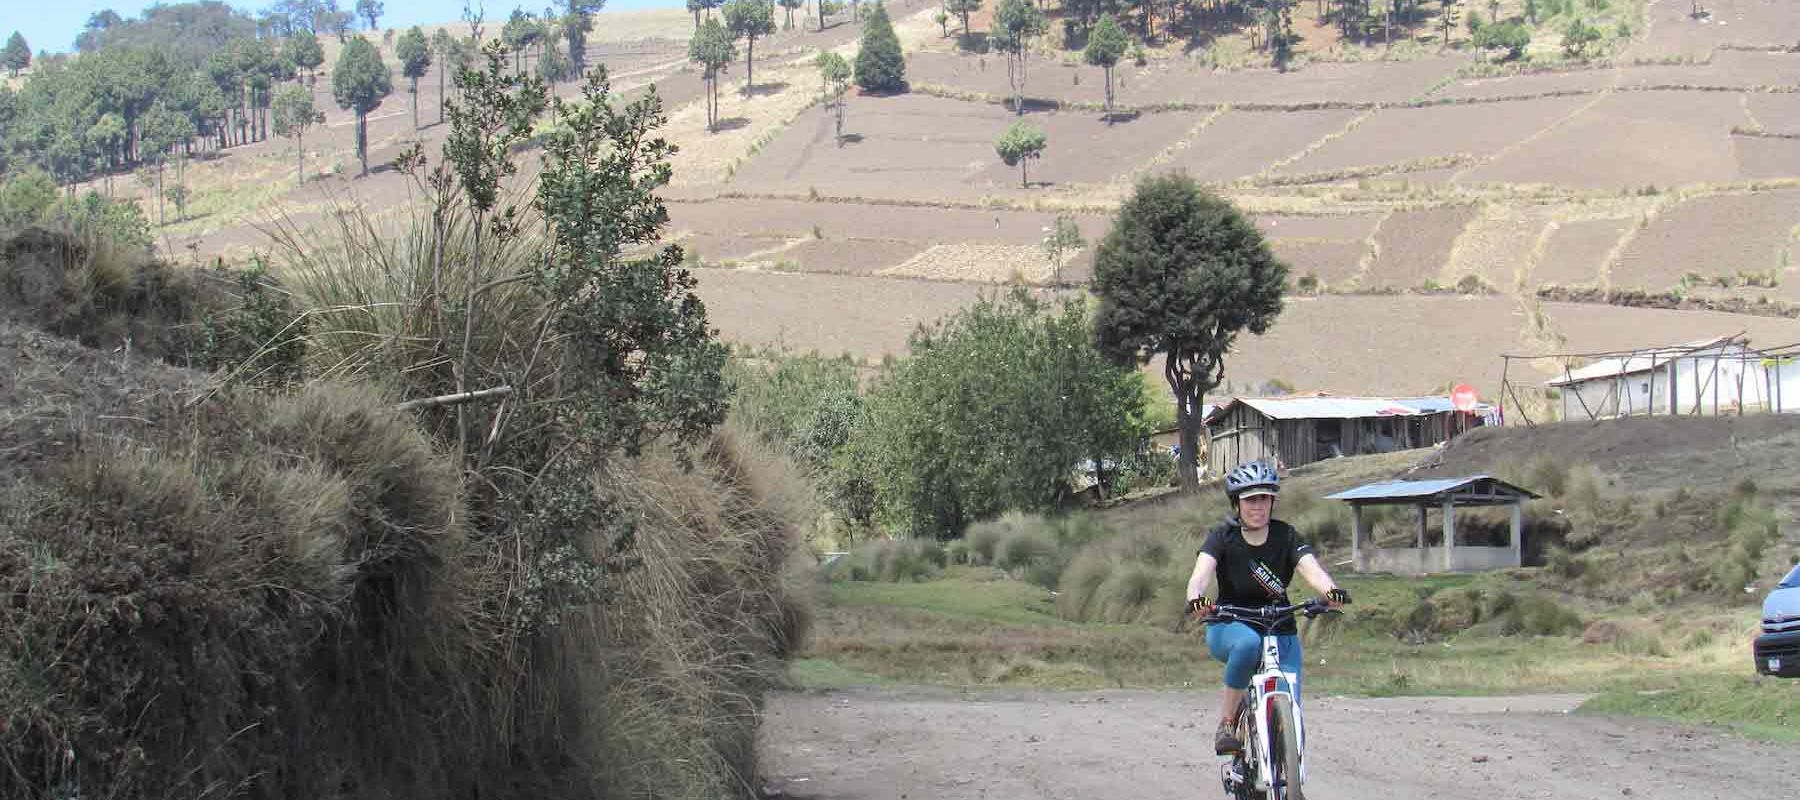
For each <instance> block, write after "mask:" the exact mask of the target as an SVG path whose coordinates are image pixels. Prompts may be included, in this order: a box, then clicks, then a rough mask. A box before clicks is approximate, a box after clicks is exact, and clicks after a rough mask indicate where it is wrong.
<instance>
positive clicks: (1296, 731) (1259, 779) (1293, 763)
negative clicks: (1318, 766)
mask: <svg viewBox="0 0 1800 800" xmlns="http://www.w3.org/2000/svg"><path fill="white" fill-rule="evenodd" d="M1336 613H1339V612H1338V611H1337V610H1336V609H1333V608H1331V607H1329V606H1328V605H1327V604H1326V602H1325V601H1323V600H1312V601H1309V602H1305V603H1300V604H1298V605H1291V606H1265V607H1263V608H1245V607H1242V606H1224V605H1221V606H1214V607H1213V612H1212V614H1210V615H1208V616H1207V617H1206V618H1205V619H1204V620H1202V621H1203V622H1205V623H1207V624H1214V623H1228V622H1242V623H1246V624H1248V625H1249V626H1250V627H1252V628H1254V629H1256V630H1258V631H1260V632H1261V633H1262V635H1263V652H1262V665H1261V666H1260V667H1259V668H1258V669H1257V671H1256V674H1255V675H1254V676H1252V677H1251V678H1250V691H1249V693H1248V694H1247V695H1245V700H1246V702H1245V703H1244V707H1243V708H1242V709H1240V710H1239V711H1238V728H1237V729H1238V741H1241V742H1243V743H1244V747H1243V749H1241V750H1239V751H1238V752H1236V753H1234V754H1233V755H1232V757H1231V761H1229V762H1227V763H1225V764H1224V765H1222V766H1221V767H1220V772H1221V778H1222V780H1223V781H1224V783H1225V794H1226V795H1227V796H1229V797H1231V798H1233V800H1252V798H1260V799H1261V800H1303V797H1304V794H1303V792H1302V791H1301V788H1300V787H1301V786H1303V785H1305V783H1306V753H1305V744H1306V720H1305V717H1304V715H1302V714H1301V713H1300V703H1299V700H1298V699H1297V698H1296V697H1295V695H1294V689H1293V687H1294V686H1295V685H1296V684H1298V683H1299V680H1300V676H1299V675H1298V674H1297V673H1291V672H1283V671H1282V670H1281V661H1280V657H1279V646H1278V645H1277V643H1276V642H1277V640H1276V638H1275V634H1274V633H1272V632H1271V631H1273V630H1274V628H1275V626H1276V625H1277V624H1278V623H1280V622H1281V621H1283V620H1286V619H1288V618H1290V617H1292V616H1294V615H1295V614H1299V615H1301V616H1305V617H1309V618H1310V617H1316V616H1318V615H1320V614H1336Z"/></svg>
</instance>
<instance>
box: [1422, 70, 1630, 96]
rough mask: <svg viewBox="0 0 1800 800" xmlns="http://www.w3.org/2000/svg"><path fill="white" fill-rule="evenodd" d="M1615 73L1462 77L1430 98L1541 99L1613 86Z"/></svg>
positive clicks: (1546, 73)
mask: <svg viewBox="0 0 1800 800" xmlns="http://www.w3.org/2000/svg"><path fill="white" fill-rule="evenodd" d="M1617 80H1618V75H1617V73H1616V72H1614V71H1613V70H1604V69H1585V70H1569V71H1565V72H1540V73H1535V74H1531V75H1509V76H1505V77H1498V78H1463V79H1459V80H1457V81H1455V82H1454V83H1451V84H1449V85H1448V86H1445V87H1444V88H1443V89H1440V90H1438V91H1437V92H1435V93H1433V94H1432V95H1431V99H1433V100H1438V99H1482V100H1492V99H1499V98H1508V97H1513V98H1518V97H1539V96H1542V95H1547V94H1553V93H1556V92H1598V91H1601V90H1603V89H1607V88H1609V87H1611V86H1613V85H1614V83H1615V82H1616V81H1617Z"/></svg>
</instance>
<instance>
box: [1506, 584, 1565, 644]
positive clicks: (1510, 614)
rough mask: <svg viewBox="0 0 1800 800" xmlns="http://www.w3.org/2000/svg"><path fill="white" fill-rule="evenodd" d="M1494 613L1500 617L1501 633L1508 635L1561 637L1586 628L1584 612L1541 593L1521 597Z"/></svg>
mask: <svg viewBox="0 0 1800 800" xmlns="http://www.w3.org/2000/svg"><path fill="white" fill-rule="evenodd" d="M1494 616H1495V617H1496V618H1498V619H1499V620H1500V632H1501V633H1504V634H1506V635H1508V636H1513V635H1517V634H1528V635H1532V636H1560V635H1562V634H1565V633H1570V632H1572V631H1578V630H1581V627H1582V622H1581V615H1579V614H1577V613H1575V612H1574V611H1571V610H1569V609H1567V608H1564V607H1562V606H1561V605H1560V604H1558V603H1557V602H1556V601H1555V600H1552V599H1550V598H1549V597H1545V596H1543V595H1539V594H1534V595H1529V596H1526V597H1524V598H1521V599H1519V600H1518V601H1517V604H1516V605H1511V606H1509V607H1508V608H1507V609H1506V610H1505V611H1504V612H1499V613H1495V614H1494Z"/></svg>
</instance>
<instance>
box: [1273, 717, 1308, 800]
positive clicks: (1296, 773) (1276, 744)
mask: <svg viewBox="0 0 1800 800" xmlns="http://www.w3.org/2000/svg"><path fill="white" fill-rule="evenodd" d="M1297 733H1298V728H1297V727H1296V726H1295V725H1294V701H1293V700H1291V699H1289V698H1286V697H1275V698H1272V699H1271V700H1270V702H1269V773H1270V774H1269V793H1268V800H1305V797H1306V794H1305V792H1304V791H1302V790H1301V788H1300V741H1299V738H1298V736H1297Z"/></svg>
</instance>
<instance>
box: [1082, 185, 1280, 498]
mask: <svg viewBox="0 0 1800 800" xmlns="http://www.w3.org/2000/svg"><path fill="white" fill-rule="evenodd" d="M1287 272H1288V268H1287V265H1286V264H1283V263H1282V262H1281V261H1279V260H1278V259H1276V258H1275V256H1274V254H1272V253H1271V252H1270V251H1269V246H1268V243H1267V242H1265V241H1263V237H1262V234H1261V232H1259V231H1258V230H1257V229H1256V225H1255V224H1254V223H1252V222H1251V221H1250V220H1249V219H1247V218H1245V217H1244V215H1243V214H1241V213H1239V212H1238V210H1237V209H1236V208H1234V207H1232V205H1231V203H1230V202H1229V201H1227V200H1224V199H1222V198H1220V197H1219V196H1217V195H1215V194H1212V193H1211V192H1208V191H1206V190H1204V189H1202V188H1201V187H1200V185H1199V184H1198V183H1196V182H1195V181H1194V179H1193V178H1190V177H1188V176H1186V175H1183V174H1179V173H1177V174H1172V175H1166V176H1161V177H1153V178H1147V179H1145V180H1143V181H1141V182H1139V183H1138V185H1137V188H1136V190H1135V191H1134V192H1133V194H1132V196H1131V197H1130V198H1129V199H1127V200H1126V201H1125V203H1124V205H1123V206H1121V207H1120V208H1119V212H1118V216H1117V217H1116V218H1115V219H1114V221H1113V227H1112V230H1111V231H1109V232H1108V233H1107V235H1106V237H1105V238H1104V239H1103V240H1102V241H1101V242H1100V246H1099V248H1098V250H1097V251H1096V253H1095V258H1094V281H1093V291H1094V293H1095V294H1096V295H1098V296H1099V298H1100V310H1099V313H1098V314H1097V315H1096V317H1095V320H1094V336H1095V340H1096V342H1097V343H1098V345H1099V348H1100V350H1101V352H1103V353H1105V354H1107V357H1108V358H1110V359H1112V360H1113V362H1114V363H1119V364H1127V363H1135V364H1146V363H1149V361H1150V359H1151V358H1153V357H1155V356H1157V355H1159V354H1160V355H1161V356H1162V357H1163V359H1164V361H1163V376H1164V378H1166V379H1167V380H1168V382H1169V389H1170V390H1171V391H1172V392H1173V393H1174V396H1175V408H1176V420H1177V422H1178V425H1179V427H1180V429H1181V463H1180V472H1181V483H1182V486H1183V487H1185V488H1187V489H1189V490H1192V489H1193V488H1194V487H1196V486H1197V485H1198V484H1199V470H1198V467H1197V462H1196V458H1195V456H1196V453H1197V452H1198V450H1199V444H1200V436H1199V434H1200V407H1201V401H1202V399H1203V398H1204V397H1205V395H1206V392H1207V391H1208V390H1210V389H1212V388H1213V387H1215V386H1218V385H1219V382H1220V381H1222V380H1223V379H1224V374H1225V368H1224V359H1225V353H1227V352H1229V351H1230V349H1231V345H1232V343H1233V342H1234V341H1235V340H1236V339H1237V336H1238V334H1239V333H1240V332H1241V331H1244V330H1246V329H1248V330H1249V331H1250V332H1251V333H1253V334H1257V335H1261V334H1263V333H1264V332H1266V331H1268V329H1269V326H1270V325H1272V324H1274V321H1275V317H1276V316H1277V315H1279V314H1280V313H1281V300H1282V292H1283V289H1284V286H1285V285H1286V282H1287Z"/></svg>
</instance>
